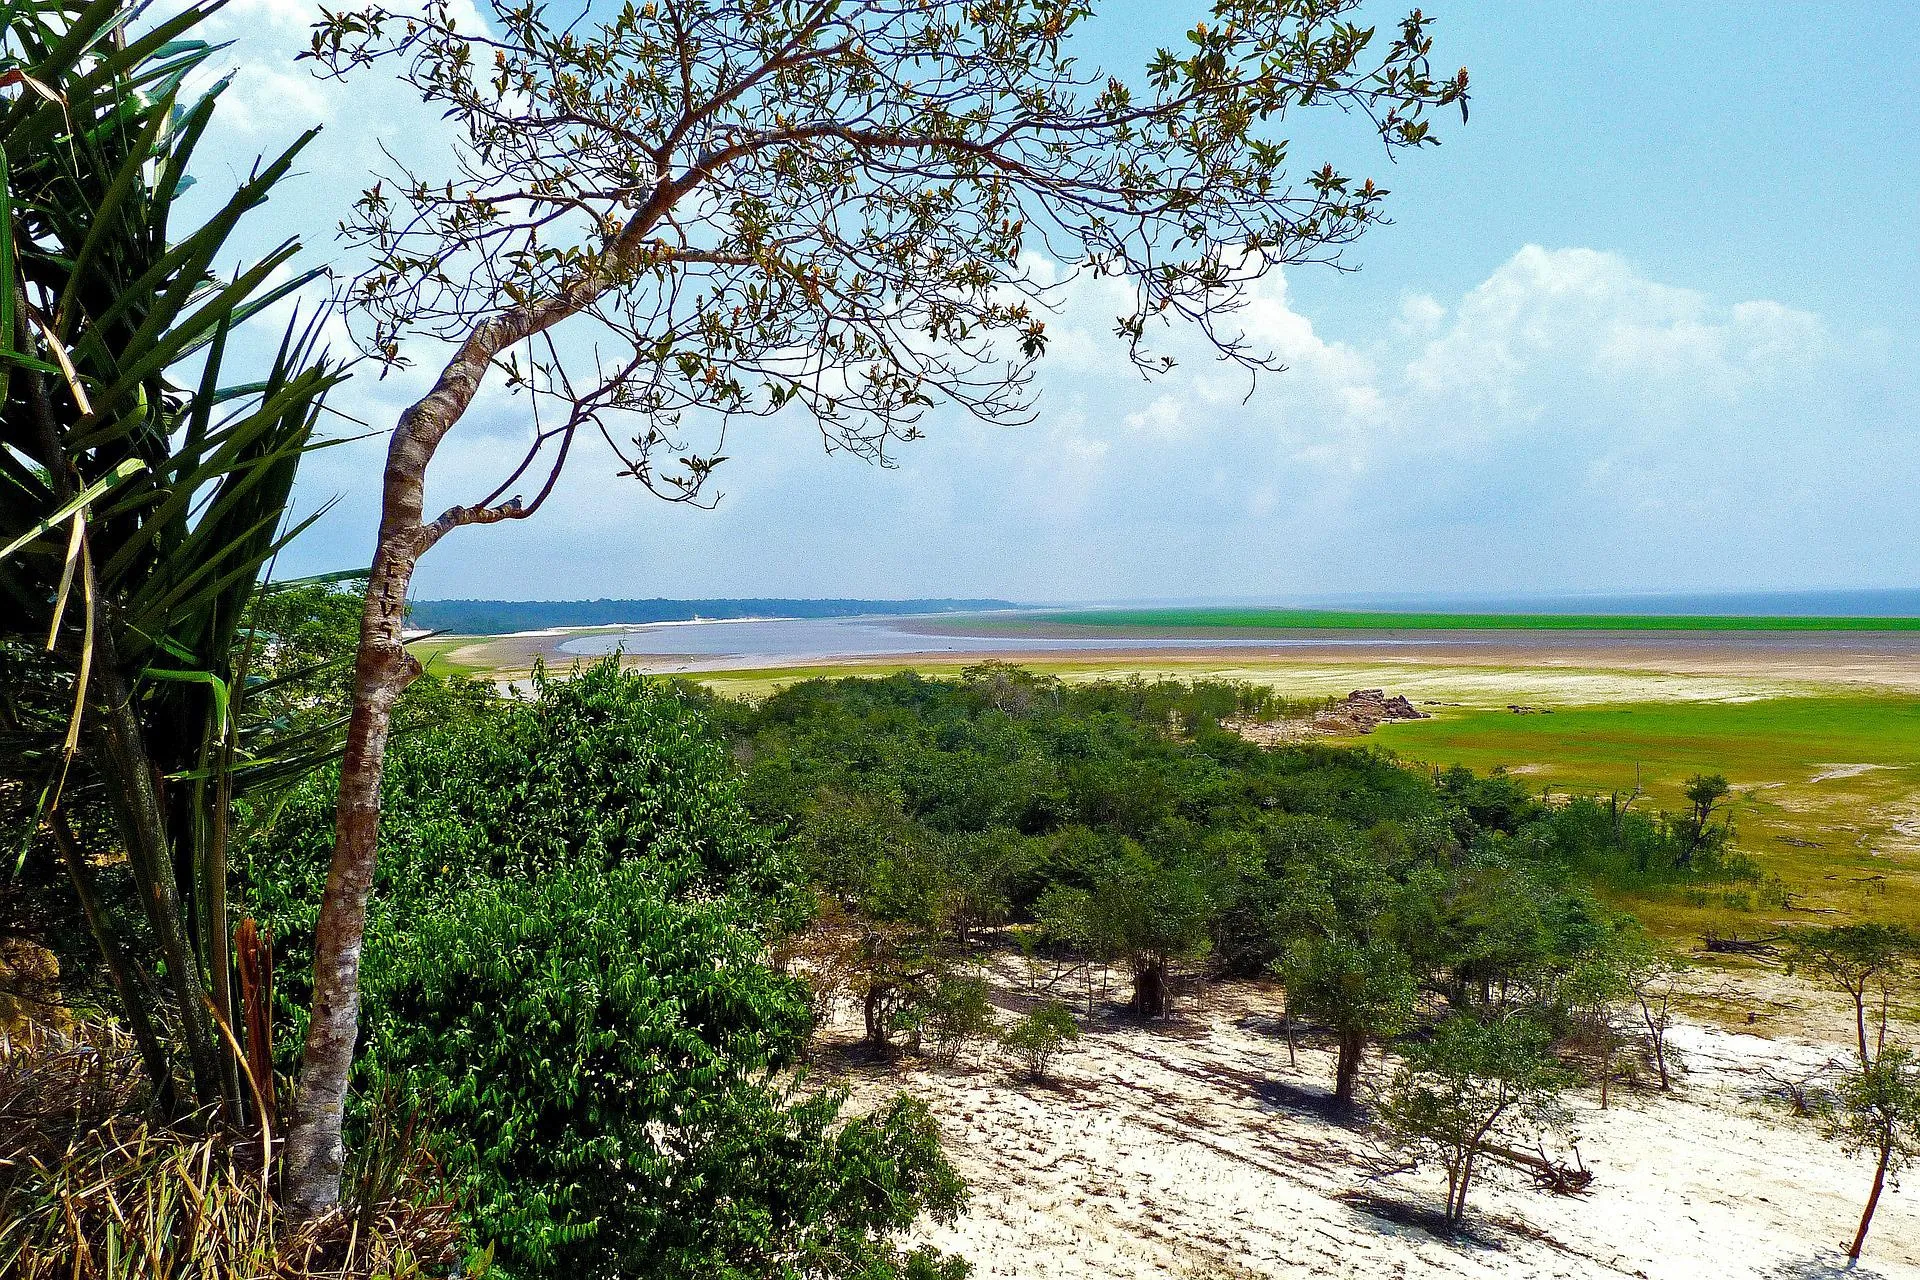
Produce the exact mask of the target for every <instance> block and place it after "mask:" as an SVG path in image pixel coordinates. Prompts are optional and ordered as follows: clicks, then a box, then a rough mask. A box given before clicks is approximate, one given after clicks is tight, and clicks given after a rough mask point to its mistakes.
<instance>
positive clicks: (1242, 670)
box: [444, 623, 1920, 704]
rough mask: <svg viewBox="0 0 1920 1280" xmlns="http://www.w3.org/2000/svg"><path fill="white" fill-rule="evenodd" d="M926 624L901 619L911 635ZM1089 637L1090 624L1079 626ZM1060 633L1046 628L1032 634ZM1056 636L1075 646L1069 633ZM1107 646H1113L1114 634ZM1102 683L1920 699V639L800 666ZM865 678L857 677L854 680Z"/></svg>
mask: <svg viewBox="0 0 1920 1280" xmlns="http://www.w3.org/2000/svg"><path fill="white" fill-rule="evenodd" d="M924 625H926V624H922V623H902V624H900V626H899V627H898V629H899V630H901V631H912V630H914V628H915V627H916V626H924ZM1079 630H1080V631H1083V632H1084V631H1085V630H1086V629H1084V628H1081V629H1079ZM1043 633H1044V634H1050V633H1046V632H1044V630H1043V629H1037V630H1036V631H1035V634H1036V635H1039V634H1043ZM571 634H573V633H571V632H552V633H538V634H529V635H517V636H495V637H476V638H471V639H466V640H462V639H460V638H458V637H450V638H449V639H448V640H447V641H445V642H444V643H445V645H446V648H445V652H446V655H447V658H448V659H449V660H450V661H452V662H454V663H457V664H460V665H462V666H464V667H468V668H474V669H478V670H481V671H485V672H487V673H489V674H491V675H492V676H494V677H495V678H498V679H503V680H514V679H518V678H522V677H524V674H525V673H526V671H527V670H528V669H529V668H530V667H531V666H532V664H533V662H534V660H535V659H536V658H538V659H544V660H545V661H546V662H547V663H548V664H549V665H550V666H553V667H556V668H558V669H561V670H564V669H565V668H567V667H568V666H570V665H572V664H573V663H574V662H576V661H579V659H578V658H577V657H576V656H575V655H572V654H568V653H565V652H564V651H562V650H561V649H560V645H561V644H562V643H564V642H565V641H566V640H567V639H568V638H569V636H570V635H571ZM1058 638H1069V637H1065V636H1061V637H1058ZM1102 638H1106V639H1112V638H1114V637H1112V636H1111V634H1110V633H1107V634H1105V635H1103V637H1102ZM990 657H992V658H1000V659H1002V660H1005V661H1010V662H1020V663H1026V664H1028V665H1032V666H1036V667H1044V668H1045V669H1047V670H1050V671H1061V672H1063V674H1069V675H1071V674H1072V670H1071V669H1073V668H1080V669H1081V670H1082V673H1083V674H1086V675H1090V676H1091V675H1099V674H1108V673H1112V672H1115V671H1128V672H1132V671H1139V672H1142V673H1145V674H1156V673H1164V674H1168V675H1173V676H1178V677H1183V678H1192V677H1194V676H1197V675H1203V674H1204V675H1213V676H1216V677H1219V678H1225V679H1246V680H1254V681H1259V682H1263V683H1284V684H1286V685H1287V686H1288V687H1289V688H1298V689H1299V690H1300V692H1302V693H1303V694H1310V693H1322V692H1326V693H1333V692H1337V693H1345V692H1347V691H1348V690H1349V689H1353V688H1365V687H1373V686H1390V687H1392V688H1394V689H1395V690H1396V691H1397V692H1404V693H1406V694H1408V696H1410V697H1414V698H1416V699H1418V698H1420V697H1448V696H1451V697H1467V698H1475V697H1481V698H1492V699H1498V698H1504V697H1508V696H1516V697H1519V696H1525V697H1532V698H1535V699H1538V700H1544V701H1552V702H1557V703H1562V704H1574V703H1594V702H1609V701H1665V700H1669V699H1683V700H1684V699H1712V700H1737V699H1743V698H1761V697H1778V696H1782V695H1785V694H1792V693H1806V692H1814V691H1825V692H1835V691H1841V690H1852V691H1860V692H1866V691H1898V692H1908V693H1920V633H1898V632H1887V633H1877V632H1876V633H1839V632H1836V633H1824V632H1815V633H1780V634H1775V633H1767V632H1698V633H1694V632H1605V631H1593V632H1577V631H1570V632H1556V631H1542V632H1527V633H1523V634H1521V633H1510V632H1471V631H1464V632H1346V633H1341V634H1339V635H1329V634H1326V633H1314V632H1300V633H1289V634H1288V635H1286V636H1285V637H1283V638H1280V639H1276V640H1275V642H1274V643H1273V644H1271V645H1255V646H1244V647H1237V646H1231V645H1218V644H1214V645H1209V644H1208V643H1207V642H1206V640H1205V639H1204V638H1196V639H1193V640H1192V642H1191V643H1190V644H1182V645H1181V647H1179V648H1177V649H1169V648H1155V647H1145V646H1143V647H1141V648H1139V649H1129V648H1109V649H1096V648H1089V649H1084V650H1083V649H1071V648H1063V649H1054V650H1046V651H1037V652H1029V653H1010V652H993V651H991V650H990V649H988V648H985V647H983V649H982V650H981V651H980V652H976V653H969V652H965V651H963V650H955V649H951V648H948V649H938V650H936V649H932V648H930V649H929V650H928V651H927V652H926V653H918V654H909V653H895V654H887V655H885V656H859V655H847V656H845V657H840V658H819V657H807V658H795V659H792V660H791V664H792V665H797V666H801V667H804V668H806V669H809V670H813V669H822V668H839V669H859V668H882V669H888V670H897V669H899V668H902V667H917V668H919V669H921V670H926V671H937V670H946V669H957V668H958V667H960V666H964V665H966V664H968V663H971V662H977V661H980V660H982V659H983V658H990ZM626 664H627V665H629V666H634V667H639V668H641V669H644V670H649V671H657V672H661V673H669V674H688V675H691V674H700V673H716V674H720V675H722V677H723V678H722V679H721V680H720V681H718V682H717V683H720V684H722V685H728V684H732V683H736V682H743V681H744V683H747V684H752V683H754V682H753V681H752V680H751V675H752V674H753V673H754V672H755V671H757V670H761V669H770V668H777V667H779V666H780V665H781V664H780V661H779V660H777V659H769V658H766V657H755V656H751V655H712V654H706V655H698V654H655V655H649V656H647V657H645V658H642V657H639V656H636V655H629V657H628V658H627V660H626ZM855 673H856V670H849V674H855Z"/></svg>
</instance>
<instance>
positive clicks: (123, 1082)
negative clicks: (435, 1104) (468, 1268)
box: [0, 1027, 464, 1280]
mask: <svg viewBox="0 0 1920 1280" xmlns="http://www.w3.org/2000/svg"><path fill="white" fill-rule="evenodd" d="M145 1096H146V1089H145V1082H144V1080H143V1079H142V1077H141V1074H140V1070H139V1065H138V1062H137V1060H136V1059H135V1058H134V1056H133V1054H132V1053H131V1052H130V1050H129V1048H128V1046H127V1045H126V1044H125V1043H124V1042H123V1041H122V1040H121V1038H120V1037H118V1036H116V1035H115V1034H114V1033H112V1032H111V1031H109V1030H105V1029H102V1028H98V1027H82V1028H79V1029H77V1030H76V1031H75V1032H73V1033H71V1034H67V1033H58V1032H50V1031H36V1032H34V1033H31V1034H29V1035H28V1036H26V1037H23V1038H21V1039H16V1040H9V1041H8V1042H7V1043H6V1044H5V1045H4V1046H0V1275H5V1276H7V1277H12V1278H17V1280H55V1277H58V1278H59V1280H309V1278H314V1280H319V1278H321V1277H327V1278H334V1277H337V1278H339V1280H360V1278H363V1277H376V1276H377V1277H382V1278H383V1280H413V1278H415V1277H421V1276H424V1275H427V1274H437V1275H445V1274H448V1273H449V1271H451V1270H455V1269H457V1268H456V1265H455V1264H457V1262H458V1260H459V1258H460V1256H461V1253H462V1250H463V1243H464V1237H463V1233H462V1231H461V1229H460V1225H459V1222H458V1220H457V1217H456V1215H455V1210H454V1206H453V1205H452V1203H451V1202H450V1201H449V1200H448V1199H447V1198H446V1197H445V1196H443V1195H440V1194H438V1193H437V1187H436V1184H437V1176H436V1174H437V1170H436V1169H435V1167H434V1166H433V1164H432V1162H431V1159H430V1157H428V1156H427V1155H426V1153H425V1151H424V1148H423V1147H422V1146H421V1145H420V1144H419V1143H418V1142H417V1141H415V1135H414V1132H413V1130H412V1128H411V1126H403V1127H401V1128H400V1129H397V1130H391V1129H390V1130H389V1131H388V1135H389V1136H390V1137H391V1138H393V1139H394V1140H395V1141H393V1142H390V1143H388V1144H387V1145H388V1147H389V1148H390V1149H389V1150H388V1152H387V1153H385V1154H383V1155H380V1156H378V1157H376V1159H375V1160H373V1161H368V1162H363V1166H362V1167H363V1169H367V1170H371V1171H372V1172H373V1174H374V1176H371V1177H363V1178H362V1179H361V1180H360V1182H359V1186H358V1188H357V1189H358V1190H359V1191H360V1194H356V1195H353V1196H350V1197H349V1201H348V1203H347V1204H345V1205H343V1207H342V1208H341V1209H340V1210H338V1211H336V1212H335V1213H333V1214H330V1215H328V1216H327V1217H324V1218H321V1219H319V1220H317V1221H314V1222H309V1223H304V1224H296V1223H293V1222H291V1221H289V1220H288V1219H287V1218H286V1217H285V1216H284V1215H282V1214H281V1213H280V1211H279V1209H278V1207H277V1206H276V1205H275V1203H274V1199H273V1195H272V1185H271V1168H272V1166H271V1164H270V1163H269V1162H267V1161H266V1160H264V1159H263V1157H264V1156H265V1155H266V1154H267V1152H266V1144H264V1143H263V1140H262V1138H261V1137H260V1136H259V1135H258V1134H253V1135H237V1136H236V1135H230V1134H225V1133H220V1132H212V1131H206V1130H204V1129H202V1128H198V1127H196V1126H194V1125H192V1124H185V1125H165V1124H161V1123H158V1122H157V1121H155V1120H153V1119H151V1118H149V1117H147V1116H145V1115H143V1114H142V1107H143V1104H144V1101H145ZM375 1145H376V1146H379V1145H380V1144H378V1143H376V1144H375ZM429 1269H431V1271H430V1270H429Z"/></svg>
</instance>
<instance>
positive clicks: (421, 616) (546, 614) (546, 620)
mask: <svg viewBox="0 0 1920 1280" xmlns="http://www.w3.org/2000/svg"><path fill="white" fill-rule="evenodd" d="M1016 607H1017V606H1015V605H1014V604H1012V603H1010V602H1009V601H1006V600H779V599H765V600H416V601H414V602H413V604H412V605H411V607H410V609H409V613H408V619H409V621H411V622H412V623H413V625H414V626H416V627H423V628H425V629H427V630H429V631H450V632H453V633H454V634H456V635H463V636H497V635H507V634H510V633H512V632H515V631H540V630H544V629H545V628H547V627H621V626H639V625H641V624H643V623H648V622H691V621H693V620H694V619H696V618H716V619H724V618H855V617H859V616H861V615H863V614H908V613H962V612H967V613H971V612H978V611H980V610H985V609H1012V608H1016Z"/></svg>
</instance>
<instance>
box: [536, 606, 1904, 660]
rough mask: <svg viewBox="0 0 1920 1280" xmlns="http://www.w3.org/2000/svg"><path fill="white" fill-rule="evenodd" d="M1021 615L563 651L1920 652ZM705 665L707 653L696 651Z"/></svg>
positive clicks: (1584, 634)
mask: <svg viewBox="0 0 1920 1280" xmlns="http://www.w3.org/2000/svg"><path fill="white" fill-rule="evenodd" d="M1018 616H1019V615H1014V614H1006V613H986V614H982V613H967V614H945V615H933V616H928V615H925V614H920V615H915V616H911V617H864V618H765V619H747V620H725V621H712V622H665V623H652V624H648V625H644V626H634V627H623V628H621V629H619V630H617V631H596V632H594V633H593V634H590V635H575V636H570V637H568V638H566V639H564V640H561V641H559V642H558V643H557V645H556V646H555V647H556V648H557V649H558V650H559V651H560V652H561V653H564V654H569V655H573V656H577V657H594V656H599V655H602V654H608V653H613V652H614V651H615V650H619V651H621V652H623V653H626V654H627V655H629V656H633V657H652V658H669V657H679V658H688V659H695V660H714V659H719V660H724V661H725V662H726V663H727V664H728V665H735V664H738V665H765V666H788V665H797V664H804V663H808V662H819V661H826V660H829V659H848V658H889V657H907V656H916V655H922V654H924V655H930V656H937V655H942V654H983V655H1004V654H1015V655H1017V654H1048V653H1052V654H1059V653H1099V652H1133V653H1138V652H1141V651H1143V650H1151V651H1156V652H1165V653H1169V654H1172V653H1181V652H1190V653H1202V652H1205V653H1219V652H1221V651H1222V650H1244V651H1248V652H1259V651H1274V650H1287V649H1303V648H1314V649H1325V648H1329V647H1339V648H1343V649H1351V650H1353V651H1355V652H1356V653H1361V652H1366V651H1368V650H1376V651H1377V650H1393V651H1398V652H1408V651H1421V652H1447V651H1453V652H1459V653H1462V654H1463V655H1465V654H1470V653H1472V652H1473V651H1475V650H1489V649H1501V650H1512V649H1527V650H1535V651H1538V652H1540V653H1542V654H1553V653H1558V654H1564V655H1567V656H1575V655H1578V654H1580V653H1582V652H1586V651H1594V650H1600V649H1605V650H1608V651H1613V652H1618V651H1621V650H1623V649H1636V648H1645V649H1647V650H1649V651H1665V652H1673V651H1675V650H1696V651H1700V652H1706V653H1713V652H1719V653H1725V652H1729V651H1732V652H1752V653H1756V654H1779V655H1785V654H1814V653H1818V654H1836V655H1844V654H1850V653H1857V654H1860V655H1863V656H1867V655H1871V656H1873V657H1876V658H1884V657H1887V656H1889V655H1906V656H1912V657H1913V658H1914V659H1915V660H1916V661H1920V632H1859V631H1853V632H1819V631H1795V632H1764V631H1763V632H1754V631H1743V632H1724V631H1714V632H1704V631H1703V632H1691V631H1531V630H1527V631H1398V632H1396V631H1366V632H1354V631H1347V630H1341V631H1307V630H1301V631H1267V632H1261V633H1258V634H1249V633H1247V632H1238V633H1235V632H1231V631H1224V632H1208V633H1203V634H1188V635H1167V634H1164V633H1161V634H1155V633H1154V632H1153V631H1152V630H1151V629H1142V630H1139V631H1134V630H1127V631H1124V632H1119V633H1116V632H1115V631H1114V630H1111V629H1108V628H1087V627H1039V626H1036V627H1035V628H1034V629H1033V630H1031V631H1027V632H1021V633H1018V634H990V633H989V634H982V633H981V631H980V624H982V623H1004V622H1007V621H1009V620H1014V619H1017V618H1018ZM703 665H705V663H703Z"/></svg>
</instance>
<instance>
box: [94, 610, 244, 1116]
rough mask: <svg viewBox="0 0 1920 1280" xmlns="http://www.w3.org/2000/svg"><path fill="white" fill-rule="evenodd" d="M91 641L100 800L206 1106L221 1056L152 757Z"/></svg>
mask: <svg viewBox="0 0 1920 1280" xmlns="http://www.w3.org/2000/svg"><path fill="white" fill-rule="evenodd" d="M94 643H95V650H96V652H95V666H94V670H93V675H92V685H93V696H94V698H97V699H98V704H99V709H98V711H97V712H96V713H95V714H94V715H93V716H91V717H89V721H90V724H91V729H90V732H92V734H93V735H94V739H95V741H96V743H97V744H98V746H99V757H100V758H101V759H102V761H103V762H104V763H105V765H106V768H105V769H103V770H102V773H103V774H106V775H107V776H106V778H105V782H106V787H105V791H106V795H107V805H108V808H110V809H111V810H112V811H113V816H114V821H115V824H116V825H117V826H118V827H119V828H120V838H121V839H122V840H123V841H124V842H125V844H126V848H127V860H128V863H129V864H130V866H131V869H132V871H133V873H134V880H135V883H136V885H137V887H138V889H139V891H140V897H141V905H142V906H143V907H144V908H145V910H146V915H147V921H148V923H149V924H150V925H151V926H152V927H153V934H154V939H155V941H157V942H158V943H159V945H160V954H161V955H162V956H163V957H164V958H165V960H166V962H167V980H168V982H169V983H170V984H171V985H172V987H173V995H174V1000H175V1002H176V1003H177V1004H178V1005H179V1015H180V1027H181V1031H182V1033H183V1035H184V1038H185V1040H186V1044H187V1063H188V1066H189V1068H190V1069H191V1071H192V1073H193V1087H194V1094H195V1096H196V1097H197V1098H198V1099H199V1101H200V1102H201V1103H202V1105H210V1104H213V1103H217V1102H220V1101H221V1100H222V1094H221V1088H220V1084H221V1074H222V1073H221V1070H220V1058H221V1054H220V1051H219V1049H218V1048H217V1046H216V1045H215V1044H214V1036H213V1026H212V1023H211V1020H210V1019H209V1018H208V1016H207V989H206V987H205V986H204V985H203V983H202V980H201V973H200V965H199V962H198V961H197V960H196V959H195V957H194V954H193V948H192V946H191V944H189V942H188V941H187V936H186V932H185V930H184V928H183V927H182V918H181V906H180V889H179V882H178V881H177V880H176V879H175V877H174V865H173V850H172V848H171V847H170V845H169V843H168V840H167V824H166V816H165V809H164V808H163V807H162V805H161V803H160V793H159V789H158V787H157V786H156V785H155V777H156V773H155V769H154V765H153V759H152V757H151V756H149V755H148V754H147V746H146V741H145V739H144V738H142V736H141V734H140V725H139V722H138V721H137V719H136V718H135V717H134V714H133V708H132V702H131V700H132V693H131V691H130V690H129V689H128V688H127V685H126V681H125V679H124V678H123V677H122V676H121V674H120V670H119V666H118V662H119V654H118V653H117V652H115V650H114V647H113V642H112V636H111V628H108V627H101V628H100V629H99V635H98V637H97V638H96V640H95V642H94Z"/></svg>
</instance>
